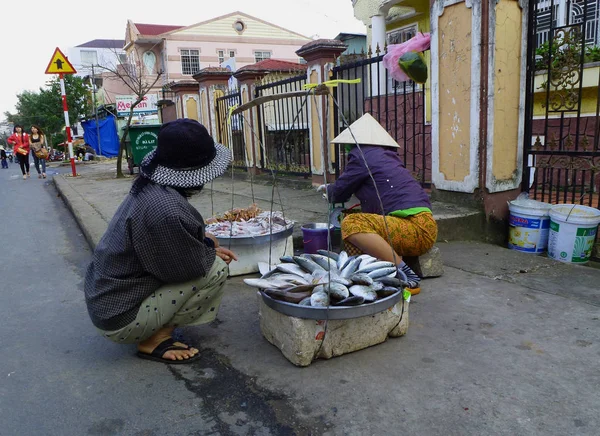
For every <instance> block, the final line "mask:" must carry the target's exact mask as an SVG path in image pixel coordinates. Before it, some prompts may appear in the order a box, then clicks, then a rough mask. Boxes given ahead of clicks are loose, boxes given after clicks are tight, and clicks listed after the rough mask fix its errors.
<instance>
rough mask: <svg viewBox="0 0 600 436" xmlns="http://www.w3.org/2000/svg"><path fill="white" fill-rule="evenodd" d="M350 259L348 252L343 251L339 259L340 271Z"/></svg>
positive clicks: (338, 266)
mask: <svg viewBox="0 0 600 436" xmlns="http://www.w3.org/2000/svg"><path fill="white" fill-rule="evenodd" d="M347 261H348V253H346V252H345V251H342V252H341V253H340V254H339V256H338V259H337V269H338V270H339V271H341V270H342V269H343V268H344V266H345V265H346V262H347Z"/></svg>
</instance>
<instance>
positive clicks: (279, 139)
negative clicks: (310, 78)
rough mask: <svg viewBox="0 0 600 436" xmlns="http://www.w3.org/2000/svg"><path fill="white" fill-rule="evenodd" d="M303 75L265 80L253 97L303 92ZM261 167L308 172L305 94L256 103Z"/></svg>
mask: <svg viewBox="0 0 600 436" xmlns="http://www.w3.org/2000/svg"><path fill="white" fill-rule="evenodd" d="M304 84H306V74H302V75H298V76H294V77H289V78H286V79H283V80H277V81H274V82H271V83H265V84H262V85H259V86H257V87H256V88H255V97H261V96H267V95H273V94H282V93H286V92H292V91H303V90H304V89H303V85H304ZM257 113H258V120H257V125H258V134H259V136H260V143H261V144H262V147H261V151H260V163H261V167H262V168H265V169H271V170H274V171H276V172H280V173H287V174H296V175H303V176H306V177H308V176H309V175H310V174H311V165H310V162H311V160H310V135H309V127H308V123H309V117H308V105H307V104H306V97H304V96H293V97H286V98H283V99H278V100H275V101H271V102H267V103H264V104H261V105H259V106H258V110H257Z"/></svg>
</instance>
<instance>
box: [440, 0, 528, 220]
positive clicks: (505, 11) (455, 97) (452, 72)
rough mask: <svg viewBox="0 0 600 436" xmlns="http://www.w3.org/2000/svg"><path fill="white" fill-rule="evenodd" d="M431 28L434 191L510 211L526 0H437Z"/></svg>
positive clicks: (518, 146)
mask: <svg viewBox="0 0 600 436" xmlns="http://www.w3.org/2000/svg"><path fill="white" fill-rule="evenodd" d="M508 23H510V25H509V24H508ZM431 29H432V30H431V61H432V62H431V88H432V133H431V135H432V136H431V138H432V179H433V183H434V185H435V188H436V195H438V196H439V197H441V198H444V197H448V194H449V193H462V196H466V197H471V199H472V200H474V201H475V202H478V203H480V204H481V203H483V206H484V208H485V211H486V215H487V217H488V218H493V219H500V220H502V219H505V218H506V217H507V214H508V209H507V205H506V200H507V199H512V198H514V197H515V196H516V195H517V193H518V190H519V189H520V184H521V178H522V170H523V168H522V165H523V159H522V156H523V154H522V151H523V126H524V105H525V88H526V86H525V78H526V75H525V69H526V57H527V56H526V43H527V0H483V1H475V0H435V1H434V2H433V5H432V8H431ZM452 197H456V194H455V195H452Z"/></svg>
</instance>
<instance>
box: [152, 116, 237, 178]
mask: <svg viewBox="0 0 600 436" xmlns="http://www.w3.org/2000/svg"><path fill="white" fill-rule="evenodd" d="M230 162H231V152H230V151H229V150H228V149H227V148H226V147H225V146H223V145H222V144H219V143H217V142H215V141H214V140H213V138H212V136H210V134H209V133H208V130H206V127H204V126H203V125H202V124H200V123H199V122H198V121H196V120H191V119H189V118H182V119H178V120H175V121H171V122H170V123H166V124H163V125H162V127H161V128H160V130H159V132H158V145H157V146H156V149H154V150H153V151H151V152H150V153H148V154H147V155H146V157H144V159H143V160H142V163H141V164H140V174H141V175H142V176H143V177H146V178H147V179H150V180H151V181H153V182H154V183H157V184H159V185H164V186H172V187H174V188H197V187H199V186H202V185H205V184H206V183H208V182H210V181H211V180H213V179H214V178H216V177H219V176H220V175H221V174H223V173H224V172H225V170H226V169H227V166H228V165H229V163H230Z"/></svg>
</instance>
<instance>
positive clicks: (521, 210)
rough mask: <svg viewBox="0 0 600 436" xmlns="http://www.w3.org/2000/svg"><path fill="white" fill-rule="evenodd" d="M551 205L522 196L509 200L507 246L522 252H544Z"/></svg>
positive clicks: (546, 243)
mask: <svg viewBox="0 0 600 436" xmlns="http://www.w3.org/2000/svg"><path fill="white" fill-rule="evenodd" d="M551 207H552V205H551V204H549V203H543V202H541V201H536V200H528V199H524V198H523V199H521V198H519V199H517V200H514V201H509V202H508V209H509V210H510V216H509V220H508V221H509V226H510V227H509V231H508V248H510V249H511V250H517V251H522V252H524V253H533V254H542V253H544V252H545V251H546V247H547V246H548V233H549V230H550V208H551Z"/></svg>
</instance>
